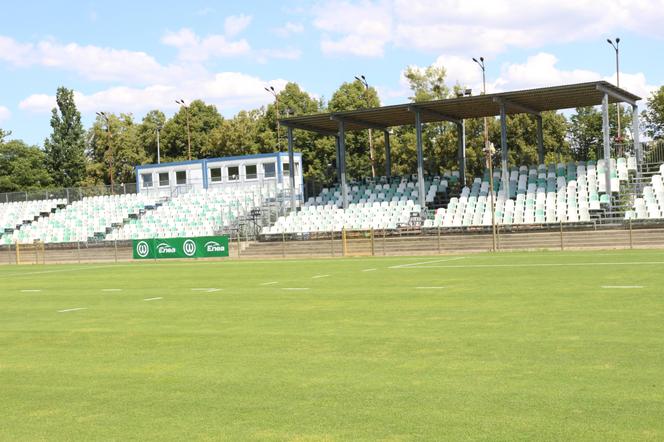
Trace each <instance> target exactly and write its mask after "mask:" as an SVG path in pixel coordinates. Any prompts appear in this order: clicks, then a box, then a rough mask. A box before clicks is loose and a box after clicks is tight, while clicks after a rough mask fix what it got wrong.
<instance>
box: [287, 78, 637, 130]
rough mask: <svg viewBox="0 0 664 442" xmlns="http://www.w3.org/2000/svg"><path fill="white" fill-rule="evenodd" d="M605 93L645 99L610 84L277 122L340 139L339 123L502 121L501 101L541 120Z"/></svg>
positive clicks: (350, 126)
mask: <svg viewBox="0 0 664 442" xmlns="http://www.w3.org/2000/svg"><path fill="white" fill-rule="evenodd" d="M605 93H606V94H608V96H609V102H610V103H619V102H625V103H629V104H631V105H634V104H635V103H636V102H637V101H638V100H640V99H641V97H638V96H636V95H634V94H632V93H630V92H628V91H626V90H624V89H620V88H618V87H616V86H614V85H612V84H611V83H608V82H606V81H594V82H589V83H578V84H570V85H564V86H553V87H544V88H537V89H525V90H520V91H512V92H498V93H494V94H486V95H475V96H469V97H459V98H448V99H444V100H435V101H422V102H417V103H406V104H397V105H392V106H383V107H376V108H368V109H358V110H353V111H345V112H329V113H320V114H312V115H303V116H298V117H291V118H284V119H281V120H279V121H280V123H281V124H282V125H284V126H286V127H292V128H293V129H302V130H308V131H312V132H317V133H320V134H323V135H338V133H339V120H343V121H344V126H345V130H346V131H358V130H364V129H385V128H388V127H392V126H405V125H412V124H414V122H415V115H414V111H415V110H419V111H420V113H421V119H422V123H431V122H439V121H451V122H455V123H456V122H459V121H462V120H465V119H468V118H482V117H494V116H498V115H500V103H501V101H502V102H504V103H505V113H506V114H507V115H514V114H520V113H530V114H535V115H537V114H539V113H540V112H544V111H552V110H561V109H570V108H575V107H583V106H596V105H601V104H602V99H603V98H604V94H605Z"/></svg>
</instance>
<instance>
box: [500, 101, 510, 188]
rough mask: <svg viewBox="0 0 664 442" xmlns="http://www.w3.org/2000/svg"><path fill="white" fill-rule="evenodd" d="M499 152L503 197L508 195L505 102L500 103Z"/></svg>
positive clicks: (508, 178)
mask: <svg viewBox="0 0 664 442" xmlns="http://www.w3.org/2000/svg"><path fill="white" fill-rule="evenodd" d="M500 154H501V157H502V188H503V190H504V191H505V197H506V198H509V197H510V188H509V180H510V177H509V175H508V171H507V115H506V113H505V104H504V103H503V102H501V103H500Z"/></svg>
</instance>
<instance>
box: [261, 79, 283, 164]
mask: <svg viewBox="0 0 664 442" xmlns="http://www.w3.org/2000/svg"><path fill="white" fill-rule="evenodd" d="M263 89H265V90H266V91H267V93H268V94H272V96H273V97H274V106H275V109H276V111H277V117H276V118H275V119H276V120H277V150H279V152H281V130H280V126H279V94H277V91H275V90H274V86H270V87H269V88H268V87H264V88H263Z"/></svg>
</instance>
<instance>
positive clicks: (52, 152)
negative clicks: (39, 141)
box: [44, 87, 85, 187]
mask: <svg viewBox="0 0 664 442" xmlns="http://www.w3.org/2000/svg"><path fill="white" fill-rule="evenodd" d="M55 100H56V103H57V107H56V108H53V111H52V112H51V127H52V128H53V132H52V133H51V136H50V137H49V138H48V139H46V140H45V141H44V147H45V151H46V166H47V168H48V171H49V173H50V174H51V176H52V177H53V181H54V184H55V185H56V186H60V187H71V186H76V185H78V184H79V183H80V182H81V181H82V180H83V178H84V177H85V138H84V134H85V131H84V129H83V125H82V124H81V114H80V112H79V111H78V110H77V109H76V103H75V102H74V91H73V90H71V89H67V88H65V87H59V88H58V91H57V93H56V96H55Z"/></svg>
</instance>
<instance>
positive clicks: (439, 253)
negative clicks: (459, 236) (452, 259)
mask: <svg viewBox="0 0 664 442" xmlns="http://www.w3.org/2000/svg"><path fill="white" fill-rule="evenodd" d="M438 254H439V255H440V226H438Z"/></svg>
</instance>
